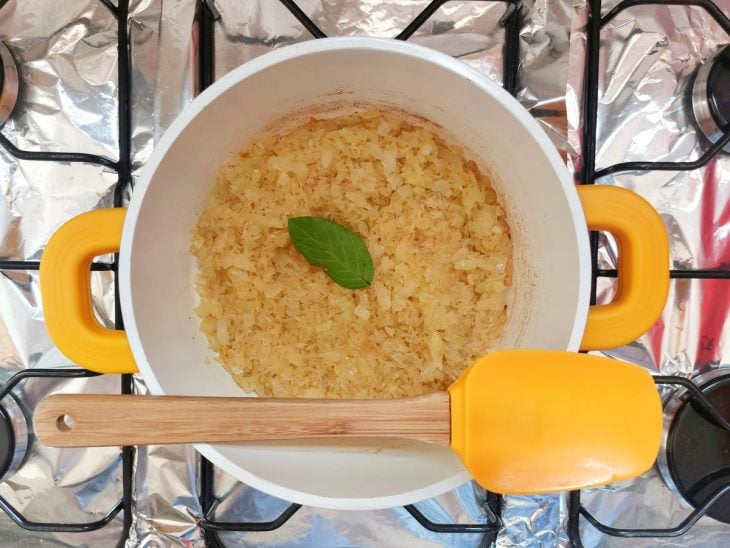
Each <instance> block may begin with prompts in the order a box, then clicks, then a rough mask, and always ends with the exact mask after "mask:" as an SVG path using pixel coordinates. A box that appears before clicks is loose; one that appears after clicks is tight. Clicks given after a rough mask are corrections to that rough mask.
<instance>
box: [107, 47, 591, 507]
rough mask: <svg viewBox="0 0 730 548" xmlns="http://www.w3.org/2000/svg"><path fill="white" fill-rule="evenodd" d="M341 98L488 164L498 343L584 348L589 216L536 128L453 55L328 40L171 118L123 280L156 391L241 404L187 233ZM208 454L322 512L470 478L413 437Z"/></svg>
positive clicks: (239, 78) (222, 84) (224, 85)
mask: <svg viewBox="0 0 730 548" xmlns="http://www.w3.org/2000/svg"><path fill="white" fill-rule="evenodd" d="M343 100H350V101H369V102H373V101H374V102H380V103H386V104H389V105H393V106H398V107H401V108H403V109H405V110H408V111H411V112H413V113H415V114H418V115H421V116H424V117H426V118H428V119H430V120H431V121H433V122H435V123H436V124H440V125H442V126H443V127H444V128H446V130H448V132H450V133H451V134H453V135H455V136H457V137H458V139H459V141H460V142H461V143H462V144H464V145H466V146H467V147H468V148H469V149H470V150H471V152H472V153H473V154H474V155H475V156H476V157H478V159H479V162H480V163H481V164H482V165H484V166H486V167H489V168H490V169H491V171H492V172H493V174H494V175H495V176H496V178H497V179H498V181H499V183H498V184H499V187H500V188H499V190H500V192H501V194H502V196H503V199H504V201H505V202H506V206H507V209H508V214H509V217H510V223H511V225H512V227H513V231H514V240H515V257H516V260H515V268H514V271H515V279H514V291H513V298H514V303H513V305H512V310H511V318H510V321H509V324H508V326H507V329H506V333H505V336H504V337H503V340H502V342H501V344H500V346H501V347H531V348H553V349H570V350H576V349H577V347H578V344H579V342H580V338H581V336H582V332H583V326H584V324H585V319H586V314H587V309H588V291H589V279H590V278H589V274H590V265H589V260H588V238H587V233H586V227H585V219H584V217H583V212H582V210H581V207H580V203H579V201H578V197H577V194H576V192H575V190H574V188H573V184H572V181H571V180H570V177H569V175H568V173H567V171H566V169H565V167H564V166H563V165H562V162H561V160H560V157H559V155H558V153H557V151H556V150H555V149H554V147H553V146H552V144H551V143H550V141H549V139H548V138H547V136H546V135H545V134H544V133H543V131H542V130H541V129H540V128H539V126H538V124H537V123H536V122H535V121H534V120H533V119H532V118H531V117H530V115H529V114H528V113H527V112H526V111H525V110H524V109H522V108H521V107H520V106H519V104H518V103H517V102H516V101H515V100H514V99H513V98H512V97H511V96H509V95H508V94H507V93H506V92H505V91H503V90H502V88H500V87H499V86H498V85H496V84H494V83H493V82H491V81H490V80H488V79H487V78H486V77H484V76H482V75H480V74H478V73H476V72H474V71H473V70H471V69H469V68H468V67H467V66H466V65H464V64H462V63H460V62H458V61H456V60H454V59H452V58H451V57H448V56H446V55H442V54H440V53H437V52H434V51H432V50H429V49H426V48H422V47H419V46H415V45H411V44H405V43H401V42H395V41H387V40H375V39H367V38H336V39H325V40H317V41H311V42H306V43H304V44H300V45H295V46H291V47H287V48H283V49H280V50H276V51H274V52H272V53H269V54H267V55H264V56H262V57H259V58H257V59H255V60H254V61H252V62H249V63H247V64H246V65H243V66H241V67H239V68H238V69H236V70H234V71H233V72H231V73H229V74H228V75H226V76H225V77H224V78H222V79H221V80H219V81H218V82H216V83H215V84H214V85H213V86H211V87H210V88H209V89H208V90H206V91H205V92H204V93H203V94H202V95H201V96H200V97H198V98H197V99H196V100H195V101H194V102H193V103H192V105H191V106H190V107H189V108H187V109H186V110H185V112H184V113H183V114H182V115H181V116H180V117H179V118H178V119H177V120H176V121H175V122H174V123H173V125H172V126H171V127H170V129H169V130H168V131H167V133H166V134H165V135H164V137H163V139H162V140H161V141H160V143H159V144H158V146H157V148H156V149H155V151H154V154H153V156H152V158H151V160H150V161H149V162H148V164H147V166H146V168H145V171H144V173H143V176H142V179H141V181H140V183H139V184H138V185H137V187H136V189H135V192H134V195H133V197H132V202H131V204H130V207H129V212H128V215H127V220H126V224H125V228H124V235H123V240H122V248H121V258H120V261H121V266H120V273H119V277H120V284H121V302H122V313H123V316H124V321H125V326H126V329H127V334H128V337H129V340H130V343H131V346H132V350H133V352H134V356H135V359H136V360H137V363H138V365H139V369H140V371H141V372H142V375H143V376H144V379H145V381H146V382H147V385H148V386H149V388H150V390H151V391H152V393H154V394H201V395H242V392H241V390H240V389H239V388H238V386H237V385H236V384H235V383H234V382H233V381H232V380H231V378H230V377H229V375H228V373H227V372H226V371H225V370H224V369H223V368H222V367H221V366H220V365H218V364H217V363H216V361H215V359H214V357H213V355H212V354H211V353H210V352H209V351H208V349H207V344H206V341H205V337H204V336H203V335H202V334H200V333H199V332H198V322H197V319H196V316H195V313H194V312H193V306H194V301H195V292H194V288H193V285H192V273H193V271H194V262H193V259H192V257H191V255H190V253H189V244H190V229H191V227H192V225H193V224H194V222H195V219H196V215H197V214H198V213H199V212H200V210H201V206H202V204H203V201H204V199H205V196H206V194H207V192H208V189H209V187H210V185H211V184H212V182H213V180H214V177H215V174H216V172H217V170H218V168H219V167H220V165H221V164H222V163H223V162H224V161H225V160H226V159H227V158H228V157H229V156H230V155H231V154H232V153H234V152H235V151H237V150H239V149H240V148H242V147H243V146H244V145H245V144H246V142H247V141H248V140H249V139H250V138H251V137H252V136H253V135H254V134H256V133H257V132H258V131H260V130H261V129H262V128H264V127H265V126H267V125H268V124H270V123H271V122H273V121H274V120H276V119H278V118H280V117H282V116H283V115H286V114H287V113H291V112H295V111H297V110H300V109H303V108H304V109H306V108H312V107H317V108H322V107H326V105H328V104H335V103H338V102H342V101H343ZM180 412H181V413H184V412H185V410H184V409H181V410H180ZM197 449H198V450H199V451H201V452H202V453H203V454H204V455H205V456H206V457H208V458H209V459H210V460H211V461H213V462H214V463H215V464H216V465H218V466H220V467H221V468H222V469H224V470H226V471H227V472H229V473H230V474H232V475H234V476H236V477H237V478H239V479H240V480H241V481H243V482H245V483H247V484H249V485H251V486H253V487H255V488H257V489H260V490H263V491H266V492H268V493H271V494H273V495H275V496H278V497H281V498H284V499H288V500H291V501H295V502H299V503H302V504H307V505H313V506H319V507H326V508H340V509H376V508H385V507H390V506H396V505H403V504H407V503H412V502H416V501H418V500H423V499H425V498H429V497H432V496H435V495H437V494H440V493H442V492H445V491H447V490H450V489H452V488H454V487H456V486H458V485H460V484H461V483H464V482H465V481H467V480H468V479H469V476H468V474H467V473H466V472H465V471H464V470H463V468H462V466H461V464H460V462H459V460H458V458H457V457H456V456H455V455H453V454H452V453H451V451H450V450H449V449H446V448H437V447H428V446H421V445H413V444H400V445H399V444H394V443H390V444H387V445H385V446H383V444H382V443H375V445H373V442H371V443H370V445H365V446H361V447H355V446H346V445H338V446H325V445H317V444H312V443H309V444H284V445H278V446H273V445H271V446H267V445H257V446H238V447H231V446H209V445H202V446H198V447H197Z"/></svg>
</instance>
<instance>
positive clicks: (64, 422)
mask: <svg viewBox="0 0 730 548" xmlns="http://www.w3.org/2000/svg"><path fill="white" fill-rule="evenodd" d="M75 426H76V421H75V420H74V419H73V417H72V416H71V415H65V414H64V415H59V416H58V418H57V419H56V428H58V430H59V432H70V431H71V430H72V429H73V428H74V427H75Z"/></svg>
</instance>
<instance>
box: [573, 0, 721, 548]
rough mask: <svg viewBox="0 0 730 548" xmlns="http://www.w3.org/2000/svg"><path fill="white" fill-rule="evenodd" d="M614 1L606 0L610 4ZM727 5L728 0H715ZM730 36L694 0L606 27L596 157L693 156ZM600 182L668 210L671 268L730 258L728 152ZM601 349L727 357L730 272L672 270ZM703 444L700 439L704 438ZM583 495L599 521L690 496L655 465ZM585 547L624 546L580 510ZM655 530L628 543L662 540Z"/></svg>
mask: <svg viewBox="0 0 730 548" xmlns="http://www.w3.org/2000/svg"><path fill="white" fill-rule="evenodd" d="M616 3H617V2H615V1H610V2H604V6H603V13H606V12H607V11H608V10H609V9H610V8H612V7H613V6H614V5H615V4H616ZM715 3H716V5H717V6H718V7H719V8H720V9H721V10H723V11H724V12H725V13H726V14H727V13H730V0H716V2H715ZM586 20H587V11H586V8H585V7H584V6H583V5H577V6H576V11H575V18H574V19H573V32H572V34H571V49H570V64H569V68H570V70H569V71H568V74H569V78H568V89H567V98H568V101H567V104H568V130H569V131H568V135H569V140H568V143H569V153H570V163H571V166H572V167H573V168H574V169H575V171H576V177H577V176H578V169H579V168H580V166H581V165H582V163H583V156H582V148H581V145H582V140H581V136H580V131H581V126H582V124H581V120H580V117H579V112H580V108H581V103H580V101H581V93H582V88H583V72H584V71H583V67H584V63H585V48H586V35H585V23H586ZM728 42H730V37H728V36H727V34H725V33H724V32H723V31H722V30H721V28H720V27H719V26H718V25H717V24H716V23H715V22H714V21H713V20H712V19H711V17H710V16H709V15H708V14H707V13H706V12H704V11H703V10H702V9H700V8H698V7H686V6H666V5H664V6H639V7H635V8H632V9H630V10H628V11H624V12H622V13H620V14H619V15H618V16H617V17H616V18H615V19H613V20H612V21H610V22H609V23H608V24H607V25H606V26H605V27H604V29H603V31H602V33H601V48H600V55H601V64H600V71H599V101H598V130H597V145H596V167H597V169H601V168H604V167H607V166H609V165H613V164H616V163H619V162H624V161H688V160H693V159H696V158H698V157H699V156H700V155H701V154H702V152H704V151H705V150H707V148H708V146H709V145H708V142H707V141H706V140H705V139H704V137H703V136H702V134H701V133H700V131H699V129H698V128H697V127H696V125H695V123H694V119H693V116H692V111H691V107H690V102H689V98H690V96H691V85H692V82H693V77H694V74H695V73H696V71H697V68H698V66H699V65H700V63H702V62H704V61H705V60H707V59H709V58H711V57H712V56H713V55H714V54H715V53H716V52H717V51H718V50H719V48H720V46H721V45H722V44H726V43H728ZM596 183H599V184H607V185H616V186H621V187H624V188H629V189H631V190H633V191H635V192H637V193H639V194H640V195H642V196H643V197H644V198H646V199H647V200H648V201H649V202H650V203H651V204H652V205H653V206H654V207H655V208H656V209H657V210H658V211H659V213H660V214H661V216H662V218H663V220H664V223H665V225H666V227H667V230H668V233H669V235H670V247H671V259H672V267H673V268H674V269H678V270H683V269H690V268H692V269H695V268H699V269H702V268H708V269H712V268H725V269H726V268H727V265H728V264H729V263H730V245H729V244H728V242H729V241H730V240H728V226H729V224H728V223H729V222H730V217H728V213H730V210H729V209H728V204H730V156H729V155H727V154H721V155H719V156H717V157H716V158H715V159H714V160H713V161H712V162H711V163H710V164H708V165H707V166H706V167H704V168H701V169H697V170H694V171H689V172H671V171H651V172H633V173H631V172H629V173H617V174H615V175H609V176H606V177H602V178H601V179H600V180H598V181H596ZM616 257H617V251H616V245H615V242H614V241H613V239H612V238H605V237H604V238H602V240H601V245H600V249H599V263H600V267H601V268H615V264H616ZM614 286H615V281H614V280H610V279H604V280H601V281H600V284H599V302H608V301H609V300H610V299H611V297H612V296H613V294H614V291H615V287H614ZM604 354H606V355H609V356H613V357H616V358H620V359H624V360H628V361H633V362H635V363H640V364H642V365H644V366H645V367H647V368H648V369H650V370H651V371H653V372H661V373H662V374H672V375H683V376H693V375H695V374H698V373H701V372H705V371H707V370H710V369H715V368H718V367H728V366H730V283H727V282H726V281H722V280H721V281H714V280H681V279H676V280H673V281H672V283H671V287H670V294H669V299H668V302H667V305H666V307H665V310H664V313H663V314H662V317H661V318H660V319H659V321H658V322H657V323H656V325H655V326H654V327H653V328H652V329H651V330H650V331H649V332H648V333H647V334H646V335H645V336H643V337H641V338H640V339H639V340H637V341H635V342H634V343H632V344H630V345H627V346H625V347H622V348H617V349H614V350H611V351H607V352H604ZM698 450H701V448H698ZM582 501H583V503H584V504H585V506H586V507H587V508H588V510H589V511H591V512H592V513H594V514H595V515H596V516H597V517H598V518H599V519H600V520H601V521H602V522H604V523H606V524H608V525H613V526H615V527H626V528H631V527H633V528H645V527H655V528H666V527H672V526H675V525H677V524H678V523H679V522H680V521H682V519H684V518H685V517H686V516H687V514H689V512H690V511H691V508H690V507H689V506H688V505H687V504H686V503H684V501H683V500H682V499H681V498H680V497H678V496H677V495H676V494H675V493H674V492H673V491H670V489H669V488H667V486H666V485H665V484H664V482H663V481H662V479H661V477H660V476H659V474H658V471H657V470H652V471H651V472H650V473H648V474H645V475H644V476H642V477H641V478H639V479H638V480H636V481H630V482H622V483H620V484H617V485H612V486H609V487H606V488H604V489H595V490H590V491H586V492H584V493H583V495H582ZM728 535H730V526H728V525H724V524H721V523H719V522H717V521H714V520H712V519H711V518H702V519H701V520H700V521H699V522H698V523H697V524H696V525H695V526H694V527H693V528H692V529H691V530H690V531H689V532H688V533H686V534H685V535H683V536H681V537H679V538H678V539H676V540H674V541H671V542H667V543H666V545H671V546H703V547H704V546H707V547H720V546H725V545H727V538H728ZM581 538H582V540H583V543H584V545H585V546H587V547H592V546H602V547H603V546H619V545H621V546H624V545H625V544H626V541H622V540H621V539H616V538H613V537H608V536H604V535H602V534H600V533H599V532H598V531H597V530H595V529H594V528H592V527H591V526H590V525H589V524H587V523H586V522H585V521H584V520H582V522H581ZM656 545H657V540H656V539H645V540H643V541H641V540H638V541H637V540H634V541H632V546H656Z"/></svg>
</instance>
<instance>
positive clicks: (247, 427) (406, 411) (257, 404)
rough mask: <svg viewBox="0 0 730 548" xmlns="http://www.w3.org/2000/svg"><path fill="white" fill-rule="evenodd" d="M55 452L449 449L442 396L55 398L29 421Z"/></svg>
mask: <svg viewBox="0 0 730 548" xmlns="http://www.w3.org/2000/svg"><path fill="white" fill-rule="evenodd" d="M33 419H34V425H35V432H36V434H37V435H38V437H39V438H40V440H41V441H42V442H43V443H45V444H46V445H50V446H54V447H98V446H111V445H147V444H167V443H240V442H246V441H264V440H286V439H303V438H326V437H332V436H338V437H391V438H393V437H395V438H406V439H413V440H419V441H425V442H429V443H437V444H441V445H448V444H449V433H450V424H449V421H450V413H449V395H448V393H446V392H437V393H434V394H428V395H425V396H419V397H416V398H405V399H397V400H304V399H273V398H210V397H191V396H122V395H90V394H56V395H52V396H49V397H47V398H45V399H44V400H43V401H42V402H41V403H40V404H39V406H38V407H37V408H36V410H35V413H34V415H33Z"/></svg>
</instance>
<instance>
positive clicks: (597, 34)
mask: <svg viewBox="0 0 730 548" xmlns="http://www.w3.org/2000/svg"><path fill="white" fill-rule="evenodd" d="M639 5H669V6H698V7H700V8H702V9H704V10H705V11H706V12H707V13H708V14H709V15H710V16H712V18H713V19H714V20H715V21H716V22H717V23H718V24H719V25H720V27H721V28H722V29H723V30H724V31H725V32H726V33H727V34H728V35H729V36H730V19H729V18H728V15H727V14H725V13H723V12H722V11H721V10H720V8H718V7H717V5H716V4H714V3H713V2H712V1H710V0H624V1H623V2H619V3H618V4H617V5H616V6H614V7H613V8H612V9H611V10H610V11H608V12H607V13H606V14H605V15H601V13H602V0H588V8H589V13H588V26H587V41H586V49H587V52H586V53H587V55H586V64H585V73H584V79H583V108H582V111H581V116H582V124H581V127H582V143H583V168H582V170H581V173H580V183H581V184H593V183H595V181H596V180H597V179H600V178H601V177H605V176H607V175H611V174H614V173H619V172H627V171H634V172H641V171H689V170H693V169H697V168H700V167H702V166H704V165H706V164H707V163H708V162H710V160H712V158H714V157H715V156H716V155H717V154H719V153H720V151H721V150H722V148H723V147H724V146H725V145H726V144H727V143H730V125H728V126H725V127H724V128H722V129H723V137H722V138H720V139H719V140H718V141H717V142H716V143H715V144H714V145H713V146H711V147H710V148H708V149H707V150H706V151H705V153H704V154H702V156H701V157H700V158H698V159H697V160H695V161H692V162H623V163H618V164H614V165H611V166H608V167H606V168H603V169H600V170H596V144H597V143H596V141H597V139H596V135H597V131H596V130H597V119H598V87H599V74H600V72H599V71H600V68H599V67H600V46H601V29H603V27H604V26H605V25H606V24H608V22H609V21H611V20H612V19H613V18H614V17H616V15H618V14H619V13H621V12H623V11H625V10H627V9H630V8H632V7H635V6H639ZM591 252H592V260H593V284H592V293H591V303H592V304H594V303H595V300H596V281H597V279H598V278H599V277H616V270H613V269H612V270H603V269H599V268H598V234H597V233H592V234H591ZM669 274H670V277H671V278H674V279H715V280H727V281H728V282H730V265H723V267H722V268H718V269H687V270H674V269H672V270H670V272H669ZM655 380H656V382H657V383H658V384H673V385H677V386H683V387H685V388H687V389H688V391H689V393H690V395H691V396H690V397H691V398H692V399H693V400H694V402H695V403H696V404H697V405H699V406H701V407H703V408H704V409H705V410H707V411H708V412H709V413H710V414H711V415H712V416H715V417H717V419H719V421H718V422H719V423H721V424H723V427H724V428H726V429H729V430H730V425H728V423H727V421H725V420H724V419H722V416H721V415H719V413H718V412H717V410H715V409H714V407H713V406H712V405H711V404H710V402H709V401H708V400H707V399H706V398H705V396H704V395H703V394H702V392H701V391H700V390H699V389H698V388H697V387H696V386H695V385H694V384H693V383H692V382H691V381H689V380H687V379H685V378H683V377H666V376H665V377H656V379H655ZM728 493H730V480H729V481H728V483H726V484H725V485H721V486H719V487H718V489H717V490H716V492H715V493H713V494H712V496H710V497H709V498H707V499H706V501H705V503H704V504H703V505H701V506H699V507H698V508H696V509H695V510H694V511H693V512H692V513H691V514H690V515H689V516H687V518H685V520H684V521H682V522H681V523H680V524H679V525H677V526H675V527H671V528H662V529H625V528H616V527H610V526H608V525H605V524H603V523H601V522H599V521H598V520H597V519H596V518H595V517H594V516H593V515H592V514H591V513H590V512H589V511H588V510H587V509H586V508H585V507H584V506H582V504H581V502H580V491H575V492H572V493H571V494H570V499H569V505H568V534H569V537H570V540H571V543H572V545H573V546H576V547H581V546H582V545H583V544H582V542H581V538H580V517H581V516H583V517H584V518H586V520H587V521H588V522H589V523H590V524H591V525H592V526H593V527H595V528H596V529H598V530H599V531H601V532H602V533H604V534H606V535H610V536H615V537H625V538H639V537H650V538H659V537H677V536H680V535H682V534H684V533H685V532H687V531H688V530H689V529H690V528H691V527H692V526H693V525H694V524H695V523H696V522H697V521H698V520H699V519H700V518H701V517H702V516H704V515H706V514H707V513H708V512H709V511H710V510H711V509H712V507H713V505H714V504H715V503H717V502H718V501H719V500H720V499H722V498H723V497H724V496H725V495H726V494H728Z"/></svg>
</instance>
